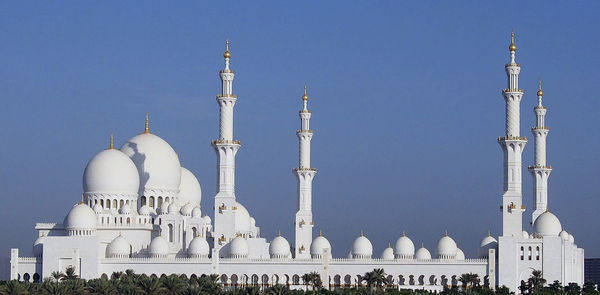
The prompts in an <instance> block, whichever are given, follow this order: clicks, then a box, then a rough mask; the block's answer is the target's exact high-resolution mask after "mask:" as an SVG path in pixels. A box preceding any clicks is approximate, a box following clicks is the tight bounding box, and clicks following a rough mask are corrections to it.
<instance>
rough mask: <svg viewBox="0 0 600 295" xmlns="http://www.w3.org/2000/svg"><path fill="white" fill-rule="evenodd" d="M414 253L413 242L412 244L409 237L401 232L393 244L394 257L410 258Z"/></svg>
mask: <svg viewBox="0 0 600 295" xmlns="http://www.w3.org/2000/svg"><path fill="white" fill-rule="evenodd" d="M414 255H415V244H413V242H412V241H411V240H410V238H409V237H407V236H406V235H405V234H402V236H401V237H400V238H398V240H397V241H396V245H395V246H394V257H395V258H397V259H412V258H413V257H414Z"/></svg>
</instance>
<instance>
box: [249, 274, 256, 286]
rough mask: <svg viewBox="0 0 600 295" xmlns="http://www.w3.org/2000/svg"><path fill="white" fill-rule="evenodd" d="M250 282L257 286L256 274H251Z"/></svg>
mask: <svg viewBox="0 0 600 295" xmlns="http://www.w3.org/2000/svg"><path fill="white" fill-rule="evenodd" d="M250 283H251V284H252V286H258V275H256V274H253V275H252V277H251V282H250Z"/></svg>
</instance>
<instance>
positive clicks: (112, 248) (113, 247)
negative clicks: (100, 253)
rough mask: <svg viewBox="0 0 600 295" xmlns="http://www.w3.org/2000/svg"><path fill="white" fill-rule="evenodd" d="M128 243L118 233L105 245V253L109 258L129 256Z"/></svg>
mask: <svg viewBox="0 0 600 295" xmlns="http://www.w3.org/2000/svg"><path fill="white" fill-rule="evenodd" d="M130 247H131V246H130V245H129V242H127V240H125V238H124V237H122V236H121V235H119V236H118V237H116V238H114V239H113V240H112V242H110V244H108V247H106V252H107V253H106V254H108V257H110V258H125V257H128V256H129V251H130Z"/></svg>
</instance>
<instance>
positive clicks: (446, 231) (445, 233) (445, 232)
mask: <svg viewBox="0 0 600 295" xmlns="http://www.w3.org/2000/svg"><path fill="white" fill-rule="evenodd" d="M447 236H448V230H447V229H446V230H444V237H447Z"/></svg>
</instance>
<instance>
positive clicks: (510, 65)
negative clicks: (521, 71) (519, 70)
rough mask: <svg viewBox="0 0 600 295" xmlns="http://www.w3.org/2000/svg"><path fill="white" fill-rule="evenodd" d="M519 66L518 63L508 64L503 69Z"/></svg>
mask: <svg viewBox="0 0 600 295" xmlns="http://www.w3.org/2000/svg"><path fill="white" fill-rule="evenodd" d="M520 66H521V64H519V63H510V64H505V65H504V67H507V68H508V67H520Z"/></svg>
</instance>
